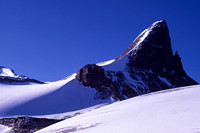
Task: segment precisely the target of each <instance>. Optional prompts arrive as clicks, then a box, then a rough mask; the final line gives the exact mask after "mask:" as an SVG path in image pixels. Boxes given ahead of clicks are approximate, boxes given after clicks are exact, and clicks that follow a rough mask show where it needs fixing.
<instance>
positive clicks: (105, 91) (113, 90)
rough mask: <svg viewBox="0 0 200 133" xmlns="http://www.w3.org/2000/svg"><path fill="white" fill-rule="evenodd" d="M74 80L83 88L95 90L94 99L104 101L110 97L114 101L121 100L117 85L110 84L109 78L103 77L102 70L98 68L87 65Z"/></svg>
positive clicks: (93, 65)
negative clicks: (87, 87) (80, 83)
mask: <svg viewBox="0 0 200 133" xmlns="http://www.w3.org/2000/svg"><path fill="white" fill-rule="evenodd" d="M76 78H77V79H78V80H79V81H80V82H82V84H83V85H84V86H89V87H91V88H95V89H96V90H97V93H96V94H95V96H94V98H95V99H99V98H101V99H106V98H109V97H110V96H111V95H112V96H113V98H114V99H116V98H119V99H121V97H120V94H119V90H118V87H117V85H116V84H115V83H114V82H112V80H111V78H109V76H108V77H107V76H106V75H105V71H104V69H103V68H102V67H100V66H97V65H95V64H88V65H86V66H84V67H83V68H82V69H80V70H79V71H78V72H77V76H76Z"/></svg>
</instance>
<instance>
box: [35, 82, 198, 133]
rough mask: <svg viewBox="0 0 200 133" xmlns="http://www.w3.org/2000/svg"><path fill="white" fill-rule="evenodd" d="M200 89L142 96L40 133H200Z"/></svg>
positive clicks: (65, 121) (80, 116) (63, 122)
mask: <svg viewBox="0 0 200 133" xmlns="http://www.w3.org/2000/svg"><path fill="white" fill-rule="evenodd" d="M199 101H200V85H195V86H188V87H182V88H175V89H169V90H164V91H159V92H155V93H150V94H146V95H141V96H138V97H134V98H131V99H128V100H124V101H121V102H116V103H113V104H110V105H107V106H104V107H102V108H99V109H96V110H93V111H90V112H87V113H84V114H82V115H79V116H76V117H73V118H70V119H66V120H64V121H61V122H59V123H56V124H54V125H51V126H49V127H46V128H44V129H42V130H40V131H38V132H37V133H64V132H65V133H69V132H70V133H71V132H73V133H133V132H135V133H199V132H200V113H199V112H200V104H199Z"/></svg>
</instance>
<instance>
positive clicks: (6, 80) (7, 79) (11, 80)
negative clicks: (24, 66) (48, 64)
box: [0, 77, 44, 84]
mask: <svg viewBox="0 0 200 133" xmlns="http://www.w3.org/2000/svg"><path fill="white" fill-rule="evenodd" d="M28 82H31V83H38V84H43V83H44V82H41V81H39V80H36V79H30V78H24V79H23V78H22V79H16V78H10V77H0V83H28Z"/></svg>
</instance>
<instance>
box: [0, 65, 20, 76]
mask: <svg viewBox="0 0 200 133" xmlns="http://www.w3.org/2000/svg"><path fill="white" fill-rule="evenodd" d="M0 76H8V77H18V75H17V74H15V72H14V70H12V69H9V68H5V67H4V66H0Z"/></svg>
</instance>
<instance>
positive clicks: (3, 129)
mask: <svg viewBox="0 0 200 133" xmlns="http://www.w3.org/2000/svg"><path fill="white" fill-rule="evenodd" d="M10 129H11V128H10V127H7V126H3V125H0V133H6V132H8V131H9V130H10Z"/></svg>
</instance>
